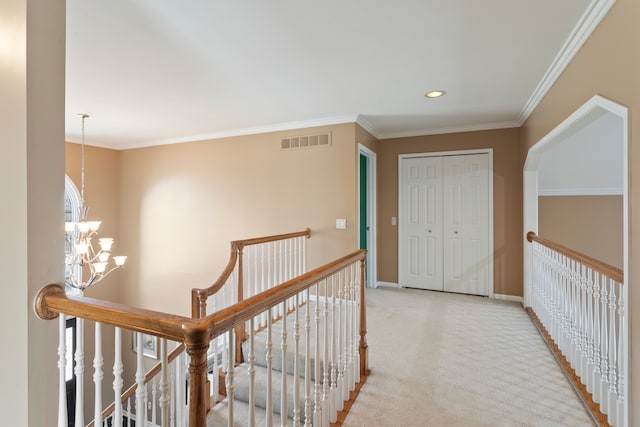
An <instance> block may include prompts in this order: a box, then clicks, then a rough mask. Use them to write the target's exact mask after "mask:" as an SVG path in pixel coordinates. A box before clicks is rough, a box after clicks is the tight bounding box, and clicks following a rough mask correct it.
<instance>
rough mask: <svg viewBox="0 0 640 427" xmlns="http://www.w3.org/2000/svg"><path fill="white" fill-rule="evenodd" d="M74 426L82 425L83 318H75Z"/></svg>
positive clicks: (79, 426) (82, 426)
mask: <svg viewBox="0 0 640 427" xmlns="http://www.w3.org/2000/svg"><path fill="white" fill-rule="evenodd" d="M74 373H75V374H76V427H84V425H85V423H84V319H82V318H81V317H78V318H76V367H75V370H74Z"/></svg>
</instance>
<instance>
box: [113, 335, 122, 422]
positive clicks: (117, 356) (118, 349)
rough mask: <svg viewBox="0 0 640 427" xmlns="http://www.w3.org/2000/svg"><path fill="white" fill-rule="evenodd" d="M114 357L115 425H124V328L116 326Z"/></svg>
mask: <svg viewBox="0 0 640 427" xmlns="http://www.w3.org/2000/svg"><path fill="white" fill-rule="evenodd" d="M114 335H115V340H114V341H115V342H114V357H113V395H114V396H115V401H114V411H113V414H114V415H113V418H114V419H115V420H116V421H115V425H117V426H120V425H122V398H121V396H122V387H123V385H124V381H123V379H122V373H123V372H124V367H123V366H122V329H120V328H118V327H116V328H115V331H114Z"/></svg>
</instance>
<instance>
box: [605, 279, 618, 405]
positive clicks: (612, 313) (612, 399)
mask: <svg viewBox="0 0 640 427" xmlns="http://www.w3.org/2000/svg"><path fill="white" fill-rule="evenodd" d="M616 297H617V295H616V283H615V281H614V280H613V279H610V292H609V403H608V405H607V414H609V415H610V416H611V414H613V413H614V411H615V410H616V409H617V407H616V405H617V397H618V389H617V386H618V355H617V352H618V346H617V332H616V329H617V328H616V320H617V316H616V308H617V301H616Z"/></svg>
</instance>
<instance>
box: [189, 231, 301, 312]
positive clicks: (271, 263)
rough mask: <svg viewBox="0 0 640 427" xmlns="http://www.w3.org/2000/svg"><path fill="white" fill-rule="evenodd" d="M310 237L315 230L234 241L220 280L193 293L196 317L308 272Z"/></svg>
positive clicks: (192, 302) (192, 309)
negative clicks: (307, 247)
mask: <svg viewBox="0 0 640 427" xmlns="http://www.w3.org/2000/svg"><path fill="white" fill-rule="evenodd" d="M309 237H311V230H310V229H308V228H307V229H305V230H303V231H298V232H294V233H286V234H278V235H273V236H266V237H257V238H252V239H244V240H235V241H233V242H231V254H230V256H229V261H228V263H227V266H226V267H225V269H224V270H223V271H222V273H221V274H220V276H219V277H218V279H217V280H216V281H215V282H214V283H213V284H212V285H211V286H209V287H208V288H202V289H198V288H196V289H193V290H192V291H191V311H192V316H193V317H194V318H202V317H205V316H206V315H207V314H209V313H213V312H215V311H217V310H220V309H222V308H225V307H228V306H229V305H231V304H235V303H238V302H240V301H242V300H243V299H245V298H246V297H250V296H252V295H256V294H258V293H260V292H263V291H265V290H267V289H270V288H272V287H274V286H276V285H278V284H280V283H284V282H286V281H287V280H291V279H293V278H294V277H297V276H300V275H301V274H304V273H306V271H307V270H306V269H307V263H306V239H308V238H309ZM245 249H246V251H245ZM212 296H214V298H211V301H209V299H210V297H212ZM208 304H209V307H207V305H208ZM208 309H209V312H208V311H207V310H208Z"/></svg>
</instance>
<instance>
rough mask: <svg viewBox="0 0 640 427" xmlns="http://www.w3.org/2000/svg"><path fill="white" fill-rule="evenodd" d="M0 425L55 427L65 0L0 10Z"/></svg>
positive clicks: (4, 5) (17, 2)
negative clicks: (48, 303)
mask: <svg viewBox="0 0 640 427" xmlns="http://www.w3.org/2000/svg"><path fill="white" fill-rule="evenodd" d="M0 21H1V22H2V24H1V25H0V28H1V30H0V31H1V32H2V36H1V39H2V42H0V45H1V46H2V47H1V48H0V99H1V100H2V101H1V102H0V146H1V147H2V156H0V199H1V200H2V210H1V211H0V235H1V236H2V245H0V273H1V277H2V303H3V306H2V310H1V311H0V323H1V324H2V327H0V331H1V334H2V335H1V340H2V342H3V348H4V350H3V351H2V356H1V357H0V366H1V367H0V370H1V371H0V375H1V377H2V388H1V390H0V420H1V421H0V424H1V425H3V426H21V427H23V426H24V427H32V426H33V427H36V426H45V425H51V423H52V420H55V419H56V413H57V411H56V409H57V391H56V390H57V369H56V360H57V355H56V348H57V332H56V331H57V328H56V325H57V323H56V322H55V321H44V320H41V319H38V318H37V317H36V315H35V313H34V311H33V300H34V298H35V296H36V294H37V292H38V291H39V290H40V288H41V287H42V286H44V285H46V284H48V283H59V282H61V281H62V280H64V267H63V264H62V262H61V261H62V260H63V259H64V252H63V245H62V242H63V238H64V235H63V232H64V231H63V229H62V227H61V225H60V224H61V223H62V221H63V210H62V207H63V194H64V180H63V175H62V171H63V168H62V161H63V160H62V159H63V141H64V57H65V55H64V40H65V37H64V31H65V4H64V1H59V0H58V1H56V0H51V1H50V0H47V1H42V0H41V1H37V0H33V1H26V0H10V1H3V2H0Z"/></svg>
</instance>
